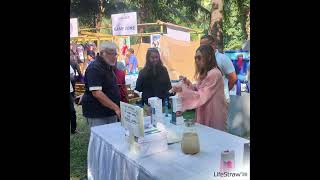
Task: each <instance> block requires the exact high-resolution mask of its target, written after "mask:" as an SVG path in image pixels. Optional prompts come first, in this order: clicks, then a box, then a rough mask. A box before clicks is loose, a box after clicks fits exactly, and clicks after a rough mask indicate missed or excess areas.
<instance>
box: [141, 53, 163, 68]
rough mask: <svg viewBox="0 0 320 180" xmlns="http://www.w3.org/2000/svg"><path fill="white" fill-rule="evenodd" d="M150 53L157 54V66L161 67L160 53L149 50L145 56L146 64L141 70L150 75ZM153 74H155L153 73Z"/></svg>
mask: <svg viewBox="0 0 320 180" xmlns="http://www.w3.org/2000/svg"><path fill="white" fill-rule="evenodd" d="M151 53H157V54H158V55H159V62H158V66H161V67H163V64H162V61H161V58H160V53H159V51H158V49H157V48H149V49H148V51H147V54H146V64H145V65H144V67H143V69H145V71H146V72H148V73H151V72H152V70H153V68H152V63H151V61H150V57H151ZM153 73H154V74H155V72H153Z"/></svg>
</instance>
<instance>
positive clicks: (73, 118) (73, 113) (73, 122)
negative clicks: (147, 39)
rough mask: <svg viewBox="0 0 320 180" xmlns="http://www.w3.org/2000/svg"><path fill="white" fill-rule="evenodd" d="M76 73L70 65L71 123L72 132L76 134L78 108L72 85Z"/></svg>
mask: <svg viewBox="0 0 320 180" xmlns="http://www.w3.org/2000/svg"><path fill="white" fill-rule="evenodd" d="M74 76H75V73H74V70H73V68H72V67H71V65H70V124H71V134H76V133H78V132H79V131H78V130H77V114H76V110H75V109H74V100H73V97H74V95H73V93H74V88H73V87H72V84H71V80H73V79H74Z"/></svg>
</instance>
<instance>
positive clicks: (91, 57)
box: [87, 53, 95, 67]
mask: <svg viewBox="0 0 320 180" xmlns="http://www.w3.org/2000/svg"><path fill="white" fill-rule="evenodd" d="M87 59H88V63H87V67H88V66H89V65H90V64H91V63H92V62H93V61H94V59H95V57H94V54H92V53H90V54H88V56H87Z"/></svg>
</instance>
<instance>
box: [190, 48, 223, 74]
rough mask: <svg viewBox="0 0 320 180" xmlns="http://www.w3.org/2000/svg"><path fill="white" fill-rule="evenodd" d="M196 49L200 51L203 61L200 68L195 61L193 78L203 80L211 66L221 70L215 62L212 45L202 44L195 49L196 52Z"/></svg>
mask: <svg viewBox="0 0 320 180" xmlns="http://www.w3.org/2000/svg"><path fill="white" fill-rule="evenodd" d="M198 51H200V52H201V54H202V56H203V58H204V62H205V63H204V67H203V68H201V67H199V65H198V64H197V62H196V61H195V67H196V71H195V74H194V78H195V79H197V80H203V79H204V78H205V77H206V76H207V74H208V71H210V70H211V69H213V68H218V69H219V71H220V72H221V70H220V68H219V67H218V64H217V60H216V56H215V53H214V50H213V49H212V47H211V46H210V45H202V46H200V47H198V49H197V50H196V52H198Z"/></svg>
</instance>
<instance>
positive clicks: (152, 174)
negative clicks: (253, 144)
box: [88, 123, 249, 180]
mask: <svg viewBox="0 0 320 180" xmlns="http://www.w3.org/2000/svg"><path fill="white" fill-rule="evenodd" d="M196 128H197V131H198V135H199V140H200V152H199V153H198V154H196V155H185V154H184V153H183V152H182V151H181V147H180V146H181V144H180V143H176V144H172V145H169V147H168V150H167V151H164V152H161V153H156V154H153V155H150V156H146V157H142V156H141V155H139V154H137V153H134V152H130V151H129V145H128V144H127V143H126V140H125V131H124V129H123V128H122V127H121V125H120V123H112V124H107V125H103V126H97V127H93V128H92V129H91V136H90V142H89V147H88V179H94V180H150V179H152V180H155V179H157V180H158V179H159V180H207V179H208V180H213V179H219V178H217V177H215V176H214V172H216V173H217V172H219V169H220V157H221V152H222V151H224V150H226V149H229V150H234V151H235V168H236V169H237V172H239V173H240V172H241V171H240V170H238V169H240V168H242V162H243V146H244V143H248V142H249V140H247V139H243V138H241V137H238V136H234V135H231V134H228V133H226V132H222V131H219V130H216V129H213V128H209V127H207V126H203V125H200V124H196ZM242 172H243V171H242ZM247 173H248V176H249V172H247ZM248 176H246V177H241V178H242V179H249V178H248ZM241 178H225V177H224V178H222V179H241Z"/></svg>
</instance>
